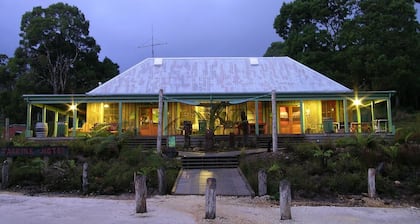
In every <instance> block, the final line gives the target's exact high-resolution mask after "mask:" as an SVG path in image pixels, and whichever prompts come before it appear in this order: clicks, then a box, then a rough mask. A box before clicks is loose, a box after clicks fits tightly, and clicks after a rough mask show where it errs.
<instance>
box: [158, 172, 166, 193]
mask: <svg viewBox="0 0 420 224" xmlns="http://www.w3.org/2000/svg"><path fill="white" fill-rule="evenodd" d="M157 176H158V191H159V194H160V195H164V194H166V181H165V170H164V169H163V167H160V168H158V169H157Z"/></svg>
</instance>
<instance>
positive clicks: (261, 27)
mask: <svg viewBox="0 0 420 224" xmlns="http://www.w3.org/2000/svg"><path fill="white" fill-rule="evenodd" d="M56 2H57V1H52V0H0V21H1V22H0V33H1V41H0V53H3V54H7V55H9V56H12V55H13V52H14V50H15V49H16V48H17V47H18V42H19V30H20V28H19V27H20V20H21V17H22V15H23V14H24V13H25V12H27V11H31V10H32V8H33V7H35V6H42V7H44V8H45V7H48V6H49V5H50V4H53V3H56ZM62 2H65V3H68V4H69V5H74V6H76V7H78V8H79V9H80V10H81V11H82V12H83V13H84V14H85V17H86V19H87V20H89V21H90V35H91V36H92V37H94V38H95V40H96V41H97V43H98V44H99V45H100V46H101V48H102V51H101V54H100V56H101V58H103V57H104V56H107V57H109V58H110V59H111V60H113V61H114V62H115V63H118V64H119V65H120V71H124V70H126V69H127V68H129V67H131V66H133V65H135V64H137V63H138V62H140V61H141V60H143V59H145V58H147V57H151V56H152V49H151V47H140V46H147V45H151V44H152V34H153V36H154V38H153V40H154V43H155V44H161V45H158V46H155V47H154V55H155V57H197V56H262V55H263V54H264V52H265V51H266V49H267V47H269V46H270V44H271V42H273V41H279V40H280V39H279V37H278V35H277V34H276V33H275V31H274V29H273V22H274V19H275V17H276V16H277V15H278V13H279V10H280V8H281V5H282V4H283V2H290V0H65V1H62ZM416 8H417V11H420V10H419V9H420V4H416ZM417 15H418V16H417V17H418V18H419V12H418V13H417ZM152 30H153V32H152Z"/></svg>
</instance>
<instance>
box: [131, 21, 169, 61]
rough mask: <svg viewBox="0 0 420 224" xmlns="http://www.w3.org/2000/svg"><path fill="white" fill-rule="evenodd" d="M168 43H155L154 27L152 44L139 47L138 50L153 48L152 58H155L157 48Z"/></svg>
mask: <svg viewBox="0 0 420 224" xmlns="http://www.w3.org/2000/svg"><path fill="white" fill-rule="evenodd" d="M166 44H168V43H155V42H154V37H153V25H152V44H144V45H142V46H139V47H138V48H146V47H151V48H152V58H154V57H155V46H159V45H166Z"/></svg>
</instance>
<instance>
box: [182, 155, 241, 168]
mask: <svg viewBox="0 0 420 224" xmlns="http://www.w3.org/2000/svg"><path fill="white" fill-rule="evenodd" d="M181 164H182V168H183V169H210V168H212V169H217V168H236V167H238V166H239V159H238V157H237V156H193V157H182V158H181Z"/></svg>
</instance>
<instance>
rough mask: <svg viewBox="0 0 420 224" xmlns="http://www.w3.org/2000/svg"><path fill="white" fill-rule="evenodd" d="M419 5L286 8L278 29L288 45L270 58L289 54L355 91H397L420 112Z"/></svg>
mask: <svg viewBox="0 0 420 224" xmlns="http://www.w3.org/2000/svg"><path fill="white" fill-rule="evenodd" d="M413 4H414V2H413V1H412V0H363V1H361V0H296V1H293V2H291V3H287V4H283V6H282V7H281V9H280V14H279V15H278V16H277V17H276V19H275V22H274V28H275V30H276V32H277V33H278V34H279V36H280V37H281V38H282V39H283V40H284V42H283V43H273V44H272V45H271V46H270V47H269V48H268V50H267V52H266V54H265V55H266V56H280V55H288V56H290V57H293V58H295V59H297V60H299V61H301V62H302V63H305V64H307V65H309V66H311V67H313V68H315V69H317V70H319V71H320V72H322V73H324V74H326V75H329V76H330V77H331V78H333V79H336V80H340V81H341V82H343V84H345V85H347V86H349V87H352V88H356V89H364V90H389V89H396V90H397V91H398V92H399V95H400V96H401V102H402V103H403V104H404V105H416V107H417V108H419V95H420V94H419V93H417V90H418V89H419V87H420V86H419V85H420V84H419V83H420V82H419V78H418V76H416V75H415V74H419V65H418V63H416V62H415V61H416V60H417V59H418V58H419V56H420V55H419V52H420V50H419V40H420V39H419V24H418V22H417V21H416V19H415V10H414V6H413ZM405 81H409V82H410V84H409V85H407V84H403V82H405ZM407 87H408V88H407Z"/></svg>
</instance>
